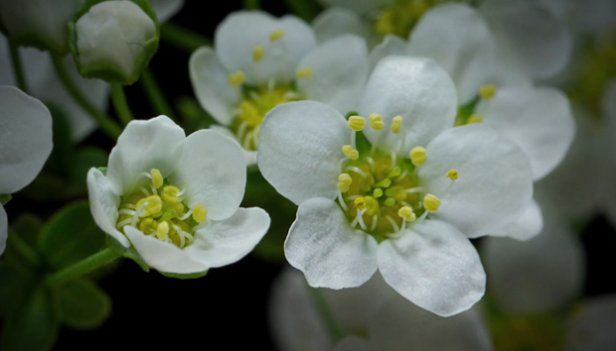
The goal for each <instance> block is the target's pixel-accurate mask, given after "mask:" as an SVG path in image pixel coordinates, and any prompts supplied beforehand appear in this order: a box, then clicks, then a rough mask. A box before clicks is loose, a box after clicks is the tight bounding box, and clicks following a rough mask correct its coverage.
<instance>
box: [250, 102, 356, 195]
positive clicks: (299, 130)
mask: <svg viewBox="0 0 616 351" xmlns="http://www.w3.org/2000/svg"><path fill="white" fill-rule="evenodd" d="M350 135H351V132H350V130H349V129H348V128H347V126H346V121H345V119H344V117H343V116H342V115H341V114H340V113H338V112H337V111H336V110H334V109H333V108H331V107H329V106H327V105H325V104H322V103H319V102H313V101H299V102H291V103H287V104H283V105H279V106H277V107H276V108H274V109H273V110H271V111H270V112H269V113H268V114H267V116H266V117H265V120H264V121H263V124H261V134H260V138H259V153H258V155H257V163H258V165H259V169H260V170H261V174H263V177H265V179H267V181H268V182H269V183H270V184H272V186H273V187H274V188H275V189H276V190H277V191H278V192H279V193H280V194H281V195H283V196H284V197H286V198H288V199H289V200H291V201H293V202H294V203H295V204H299V203H301V202H302V201H304V200H307V199H309V198H311V197H317V196H320V197H326V198H330V199H333V198H334V197H335V196H336V193H337V191H338V188H337V187H336V184H337V182H338V174H339V173H340V161H341V160H342V158H343V157H344V156H343V155H342V151H341V149H342V146H343V145H344V144H348V143H349V140H350Z"/></svg>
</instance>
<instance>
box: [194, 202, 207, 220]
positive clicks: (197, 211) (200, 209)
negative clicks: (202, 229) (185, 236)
mask: <svg viewBox="0 0 616 351" xmlns="http://www.w3.org/2000/svg"><path fill="white" fill-rule="evenodd" d="M206 217H207V209H206V208H205V206H203V204H197V206H195V208H193V210H192V219H194V220H195V222H197V223H201V222H203V221H205V218H206Z"/></svg>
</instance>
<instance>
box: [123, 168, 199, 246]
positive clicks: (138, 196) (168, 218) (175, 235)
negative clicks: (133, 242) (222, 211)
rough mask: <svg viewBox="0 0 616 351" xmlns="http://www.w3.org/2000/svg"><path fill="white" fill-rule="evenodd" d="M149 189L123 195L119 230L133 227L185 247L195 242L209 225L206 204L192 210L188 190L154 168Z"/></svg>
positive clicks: (149, 174) (150, 173) (148, 176)
mask: <svg viewBox="0 0 616 351" xmlns="http://www.w3.org/2000/svg"><path fill="white" fill-rule="evenodd" d="M144 176H145V177H147V178H149V182H148V184H147V185H146V186H142V187H140V188H139V189H137V190H136V191H134V192H131V193H129V194H126V195H123V196H122V197H121V199H120V207H119V210H118V213H119V216H118V222H117V223H116V227H117V228H118V230H120V231H122V232H123V230H124V227H125V226H127V225H129V226H132V227H135V228H137V229H139V230H140V231H141V232H142V233H143V234H145V235H148V236H152V237H154V238H156V239H158V240H161V241H165V242H169V243H172V244H174V245H176V246H178V247H180V248H184V247H186V246H188V245H190V244H191V243H192V242H193V239H194V234H195V229H196V227H197V226H198V225H199V224H200V223H203V222H205V220H206V217H207V209H206V208H205V206H203V204H196V205H195V206H193V208H192V209H191V208H189V207H188V205H187V204H186V202H185V201H184V198H183V195H184V191H183V190H180V188H178V187H177V186H175V185H173V184H171V183H170V182H169V181H168V179H166V178H164V177H163V176H162V174H161V172H160V171H159V170H158V169H156V168H152V169H151V170H150V172H149V173H144Z"/></svg>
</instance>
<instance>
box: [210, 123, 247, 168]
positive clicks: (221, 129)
mask: <svg viewBox="0 0 616 351" xmlns="http://www.w3.org/2000/svg"><path fill="white" fill-rule="evenodd" d="M209 129H211V130H215V131H217V132H218V133H220V134H222V135H225V136H228V137H229V138H231V139H233V140H236V141H237V138H236V136H235V134H233V132H232V131H231V129H229V128H227V127H223V126H219V125H211V126H210V128H209ZM238 142H239V141H238ZM242 151H243V152H244V160H246V165H247V166H253V165H256V164H257V152H256V151H252V150H246V149H244V148H242Z"/></svg>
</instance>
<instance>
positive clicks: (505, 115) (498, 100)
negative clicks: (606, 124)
mask: <svg viewBox="0 0 616 351" xmlns="http://www.w3.org/2000/svg"><path fill="white" fill-rule="evenodd" d="M477 113H479V114H481V115H482V116H483V118H484V121H485V123H486V124H487V125H489V126H491V127H493V128H495V129H496V130H497V131H498V132H499V133H501V134H502V135H504V136H506V137H507V138H509V139H510V140H511V141H513V142H514V143H516V144H517V145H518V146H519V147H520V148H521V149H522V150H523V151H524V153H525V154H526V155H527V156H528V159H529V160H530V164H531V167H532V170H533V176H534V179H535V180H536V179H540V178H542V177H544V176H545V175H546V174H548V173H549V172H551V171H552V170H553V169H554V168H555V167H556V166H557V165H558V164H559V163H560V162H561V161H562V160H563V158H564V157H565V154H566V153H567V150H568V149H569V146H570V145H571V143H572V142H573V136H574V134H575V122H574V120H573V114H572V112H571V107H570V105H569V100H568V99H567V97H566V96H565V94H563V93H562V92H560V91H559V90H556V89H553V88H532V87H516V86H505V87H501V88H498V90H497V92H496V95H495V96H494V97H493V98H491V99H490V100H488V101H485V102H482V103H480V104H479V106H478V107H477Z"/></svg>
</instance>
